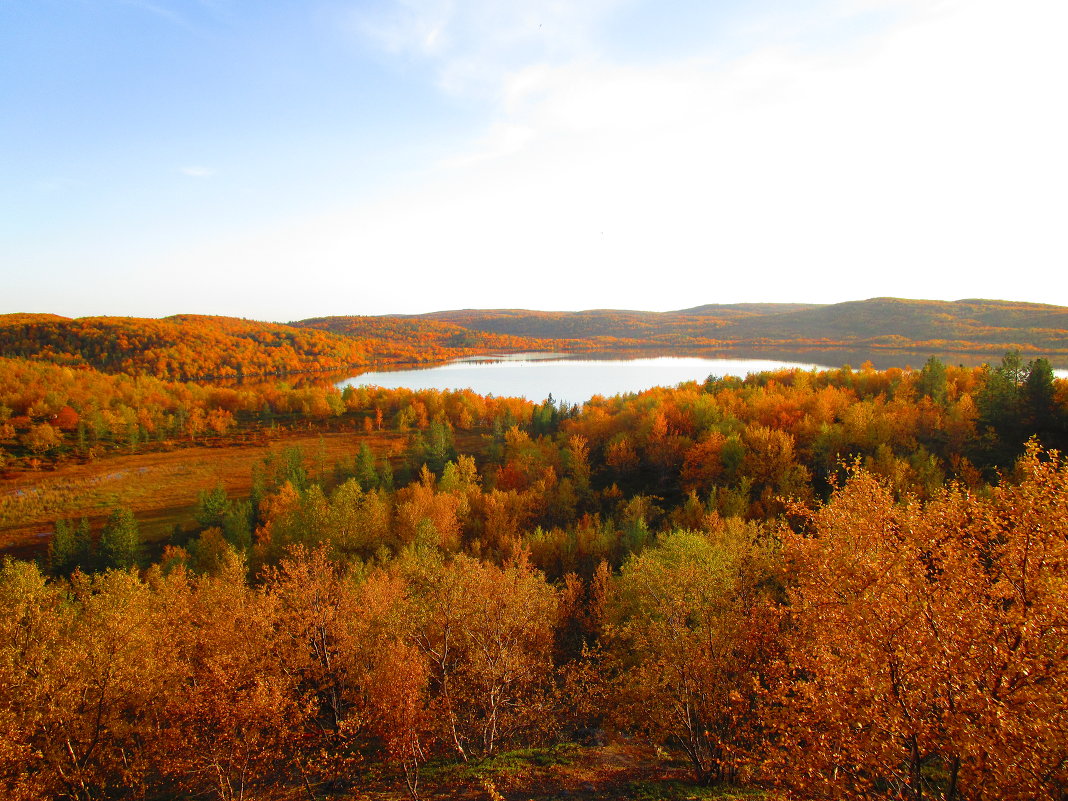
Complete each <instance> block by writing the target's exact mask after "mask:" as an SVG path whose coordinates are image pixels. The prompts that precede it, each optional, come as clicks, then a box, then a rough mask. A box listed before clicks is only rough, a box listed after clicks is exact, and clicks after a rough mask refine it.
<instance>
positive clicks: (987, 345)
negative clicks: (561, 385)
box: [416, 298, 1068, 353]
mask: <svg viewBox="0 0 1068 801" xmlns="http://www.w3.org/2000/svg"><path fill="white" fill-rule="evenodd" d="M416 319H429V320H435V321H440V322H449V323H454V324H456V325H460V326H463V327H465V328H468V329H471V330H475V331H485V332H492V333H496V334H513V335H518V336H524V337H544V338H555V339H580V340H592V342H593V343H594V344H597V345H609V344H612V345H615V346H620V347H642V346H682V347H698V348H699V347H706V348H730V347H787V346H794V347H798V346H805V347H817V348H844V347H862V346H863V347H868V348H893V349H903V350H917V351H926V350H931V349H938V350H960V351H981V352H990V353H997V352H1003V351H1005V350H1007V349H1013V348H1016V349H1019V350H1021V351H1024V352H1047V353H1068V308H1065V307H1062V306H1051V305H1048V304H1041V303H1020V302H1014V301H1003V300H977V299H969V300H957V301H935V300H906V299H901V298H872V299H870V300H858V301H848V302H845V303H835V304H828V305H814V304H796V303H782V304H777V303H754V304H732V305H705V306H696V307H693V308H690V309H680V310H678V311H669V312H637V311H606V310H592V311H576V312H542V311H527V310H521V309H490V310H484V311H479V310H471V309H465V310H458V311H443V312H434V313H432V314H426V315H421V316H419V317H418V318H416ZM609 340H611V341H609Z"/></svg>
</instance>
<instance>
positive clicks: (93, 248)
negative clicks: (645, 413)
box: [0, 0, 1068, 322]
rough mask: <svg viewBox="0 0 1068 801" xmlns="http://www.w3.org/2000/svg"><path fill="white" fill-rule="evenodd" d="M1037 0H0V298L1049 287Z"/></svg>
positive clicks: (326, 305) (153, 312) (179, 309)
mask: <svg viewBox="0 0 1068 801" xmlns="http://www.w3.org/2000/svg"><path fill="white" fill-rule="evenodd" d="M1066 29H1068V3H1065V2H1063V0H1013V2H1011V3H1010V2H1007V0H370V1H354V0H271V2H263V0H0V313H7V312H52V313H55V314H62V315H65V316H72V317H77V316H88V315H131V316H140V317H162V316H166V315H170V314H178V313H199V314H222V315H230V316H237V317H247V318H251V319H259V320H276V321H282V322H284V321H291V320H300V319H305V318H309V317H318V316H327V315H347V314H388V313H421V312H428V311H434V310H439V309H454V308H536V309H564V310H577V309H588V308H625V309H646V310H652V311H664V310H669V309H681V308H687V307H691V306H695V305H700V304H705V303H737V302H807V303H835V302H840V301H845V300H857V299H863V298H869V297H880V296H895V297H910V298H931V299H943V300H952V299H956V298H977V297H983V298H1003V299H1011V300H1029V301H1036V302H1043V303H1052V304H1058V305H1068V224H1066V221H1068V103H1066V102H1065V78H1066V76H1068V48H1066V47H1064V45H1063V32H1064V31H1065V30H1066Z"/></svg>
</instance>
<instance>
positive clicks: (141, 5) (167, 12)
mask: <svg viewBox="0 0 1068 801" xmlns="http://www.w3.org/2000/svg"><path fill="white" fill-rule="evenodd" d="M119 2H120V3H121V4H122V5H124V6H132V7H133V8H138V9H141V10H142V11H147V12H148V13H150V14H154V15H155V16H157V17H159V18H161V19H165V20H167V21H168V22H171V23H173V24H175V25H178V26H180V27H183V28H188V27H189V23H188V22H187V21H186V19H185V17H183V16H182V15H181V14H179V13H178V12H177V11H174V10H173V9H170V8H167V7H166V6H163V5H160V4H159V3H151V2H148V0H119Z"/></svg>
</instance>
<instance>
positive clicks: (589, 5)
mask: <svg viewBox="0 0 1068 801" xmlns="http://www.w3.org/2000/svg"><path fill="white" fill-rule="evenodd" d="M624 2H625V0H584V1H583V2H578V3H569V2H559V0H510V1H509V2H507V3H502V2H499V1H498V0H393V1H392V2H389V3H387V4H386V5H385V6H384V7H380V8H379V9H377V10H375V11H369V10H368V9H367V8H366V7H363V6H360V7H358V8H357V9H356V10H354V11H353V12H352V16H351V18H350V24H351V25H352V26H353V27H354V28H355V29H356V30H357V32H358V33H360V34H361V35H362V36H363V37H365V38H366V39H367V40H369V41H371V42H372V43H373V44H375V45H376V46H378V47H380V48H382V49H384V50H385V51H387V52H389V53H393V54H397V55H403V56H406V57H410V58H416V59H421V60H424V61H425V62H426V63H428V64H429V65H430V66H431V67H432V69H433V70H434V72H435V75H436V79H437V82H438V84H439V85H440V86H441V87H442V88H443V89H445V90H446V91H449V92H452V93H458V94H465V93H471V94H476V95H493V94H495V93H496V92H497V91H498V90H499V88H500V86H501V83H502V79H503V78H504V76H505V75H506V74H507V73H508V72H510V71H512V70H515V69H519V68H522V67H525V66H527V65H529V64H531V63H535V62H539V61H548V62H551V63H561V62H564V61H567V60H570V59H573V58H575V57H577V56H579V55H580V54H587V53H589V52H590V51H591V49H595V48H594V44H593V42H594V39H595V37H594V32H595V31H596V29H597V27H598V25H599V24H600V23H601V22H602V21H603V20H604V19H605V17H606V16H607V15H608V14H609V13H610V12H611V11H612V10H613V9H615V8H617V7H619V6H620V5H622V4H623V3H624Z"/></svg>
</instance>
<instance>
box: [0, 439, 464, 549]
mask: <svg viewBox="0 0 1068 801" xmlns="http://www.w3.org/2000/svg"><path fill="white" fill-rule="evenodd" d="M458 440H460V441H458V446H460V447H463V445H465V444H466V445H472V446H474V445H476V444H477V442H478V441H479V440H478V435H466V436H465V437H458ZM461 441H462V442H461ZM362 442H367V443H368V444H370V446H371V449H372V450H373V451H374V452H375V454H376V456H380V457H381V456H389V457H391V460H393V461H397V460H398V455H399V454H400V453H402V452H403V450H404V447H405V445H406V442H407V438H406V435H405V434H402V433H395V432H375V433H373V434H366V433H364V432H363V431H359V432H341V433H337V432H324V433H322V434H318V433H306V432H303V433H289V434H281V435H279V436H277V437H276V438H272V439H270V440H265V441H263V442H262V443H259V444H230V445H216V446H203V445H201V446H194V447H187V448H180V449H175V450H170V451H162V452H153V453H140V454H133V455H110V456H107V457H103V458H100V459H96V460H93V461H89V462H85V463H81V464H78V463H71V464H65V465H61V466H59V467H57V468H56V469H54V470H42V471H38V472H31V471H26V472H20V473H15V474H12V475H9V476H8V477H6V478H5V479H3V480H2V481H0V552H2V553H7V554H12V555H17V556H23V557H26V556H34V555H36V554H38V553H40V552H41V551H42V550H43V549H44V547H45V546H46V545H47V543H48V538H49V537H50V536H51V534H52V532H53V528H54V522H55V520H57V519H58V518H81V517H87V518H89V520H90V522H91V523H92V524H93V527H94V529H96V528H98V527H99V525H100V524H101V523H102V522H103V520H104V519H105V518H106V517H107V515H108V514H109V512H110V511H111V509H112V508H113V507H115V506H118V505H123V506H127V507H129V508H130V509H132V510H133V512H134V514H135V515H136V517H137V520H138V522H139V523H140V527H141V536H142V539H144V541H146V542H149V543H151V542H159V541H160V540H163V539H165V538H166V537H167V536H168V535H169V534H170V533H171V531H172V530H173V528H174V525H175V524H176V523H179V524H187V523H190V522H191V521H192V517H193V509H194V507H195V506H196V502H197V494H198V493H200V492H202V491H204V490H208V489H212V488H213V487H215V486H217V485H219V484H221V485H222V486H223V487H225V488H226V491H227V493H228V494H229V495H230V496H231V497H237V498H243V497H248V495H249V491H250V489H251V485H252V467H253V465H255V464H256V463H258V462H260V461H262V460H263V458H264V457H265V456H267V455H268V454H269V453H270V452H271V451H272V450H275V451H277V450H280V449H282V448H284V447H291V446H297V447H299V448H301V450H303V452H304V455H305V465H306V468H307V469H308V472H309V474H310V475H311V476H312V477H313V478H318V477H319V476H320V475H321V474H322V473H323V471H324V470H325V471H326V472H328V473H329V471H331V470H332V468H333V466H334V464H335V462H337V461H338V460H340V459H351V458H352V457H353V456H354V455H355V454H356V452H357V450H358V449H359V447H360V444H361V443H362Z"/></svg>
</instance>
